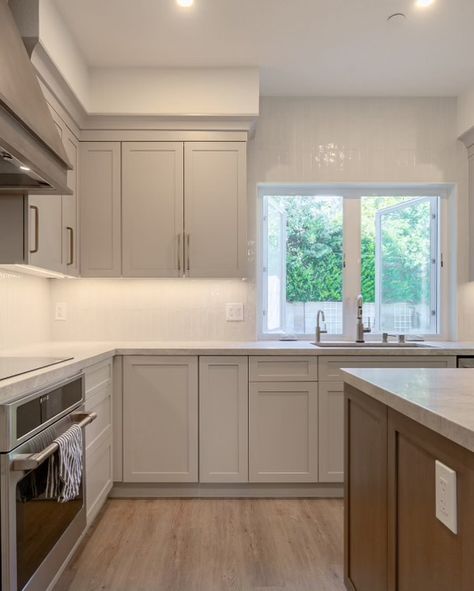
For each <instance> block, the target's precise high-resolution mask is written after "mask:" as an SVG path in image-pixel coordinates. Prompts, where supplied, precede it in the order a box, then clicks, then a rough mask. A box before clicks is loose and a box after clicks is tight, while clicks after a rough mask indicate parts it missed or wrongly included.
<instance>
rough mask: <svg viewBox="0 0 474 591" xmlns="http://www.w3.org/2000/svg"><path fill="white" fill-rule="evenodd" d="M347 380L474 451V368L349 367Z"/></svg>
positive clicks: (345, 375)
mask: <svg viewBox="0 0 474 591" xmlns="http://www.w3.org/2000/svg"><path fill="white" fill-rule="evenodd" d="M343 374H344V381H345V382H346V383H347V384H350V385H351V386H353V387H354V388H357V389H358V390H360V391H361V392H364V393H365V394H367V395H368V396H370V397H372V398H374V399H375V400H378V401H379V402H382V403H383V404H386V405H387V406H389V407H390V408H392V409H394V410H396V411H397V412H399V413H401V414H403V415H405V416H407V417H409V418H410V419H413V420H414V421H416V422H417V423H420V424H421V425H424V426H425V427H428V428H429V429H431V430H433V431H435V432H436V433H439V434H440V435H443V436H444V437H446V438H447V439H450V440H451V441H454V442H455V443H457V444H458V445H461V446H462V447H465V448H466V449H468V450H470V451H474V369H346V370H343Z"/></svg>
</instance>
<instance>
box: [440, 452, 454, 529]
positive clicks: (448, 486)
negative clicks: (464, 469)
mask: <svg viewBox="0 0 474 591" xmlns="http://www.w3.org/2000/svg"><path fill="white" fill-rule="evenodd" d="M435 472H436V517H437V519H439V520H440V521H441V523H443V524H444V525H445V526H446V527H447V528H448V529H450V530H451V531H452V532H453V533H455V534H457V533H458V507H457V491H456V472H455V471H454V470H452V469H451V468H448V466H445V465H444V464H442V463H441V462H439V461H438V460H436V469H435Z"/></svg>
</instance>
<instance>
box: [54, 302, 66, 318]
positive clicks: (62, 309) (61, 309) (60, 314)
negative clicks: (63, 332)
mask: <svg viewBox="0 0 474 591" xmlns="http://www.w3.org/2000/svg"><path fill="white" fill-rule="evenodd" d="M54 318H55V319H56V320H67V304H66V303H65V302H58V303H57V304H56V310H55V314H54Z"/></svg>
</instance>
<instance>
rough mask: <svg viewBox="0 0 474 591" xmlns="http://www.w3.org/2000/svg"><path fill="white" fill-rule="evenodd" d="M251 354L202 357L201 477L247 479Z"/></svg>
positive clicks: (205, 478) (200, 381)
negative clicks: (249, 364)
mask: <svg viewBox="0 0 474 591" xmlns="http://www.w3.org/2000/svg"><path fill="white" fill-rule="evenodd" d="M248 479H249V475H248V358H247V357H224V356H219V357H200V358H199V480H200V482H219V483H223V482H248Z"/></svg>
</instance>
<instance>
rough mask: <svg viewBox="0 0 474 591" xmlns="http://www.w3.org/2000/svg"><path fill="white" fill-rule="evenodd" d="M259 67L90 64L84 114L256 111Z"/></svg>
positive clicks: (228, 114) (224, 114)
mask: <svg viewBox="0 0 474 591" xmlns="http://www.w3.org/2000/svg"><path fill="white" fill-rule="evenodd" d="M258 100H259V72H258V68H94V69H91V71H90V101H89V104H88V107H87V110H88V112H89V114H100V115H103V114H108V115H165V116H166V115H171V116H173V115H220V116H230V117H233V116H238V115H244V116H254V115H257V114H258Z"/></svg>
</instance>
